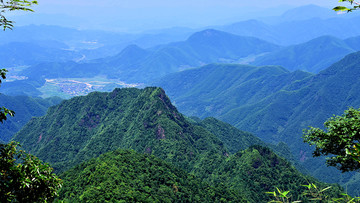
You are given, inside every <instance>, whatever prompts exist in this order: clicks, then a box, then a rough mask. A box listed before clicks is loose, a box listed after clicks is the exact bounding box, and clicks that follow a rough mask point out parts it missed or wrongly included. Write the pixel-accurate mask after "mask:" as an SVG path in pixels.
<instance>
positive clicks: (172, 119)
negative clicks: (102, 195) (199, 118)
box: [14, 87, 307, 201]
mask: <svg viewBox="0 0 360 203" xmlns="http://www.w3.org/2000/svg"><path fill="white" fill-rule="evenodd" d="M216 123H220V122H218V121H216V120H212V119H210V121H205V122H203V125H204V126H209V131H213V132H214V133H215V134H216V135H214V134H212V133H210V132H209V131H208V130H206V129H205V128H204V127H202V126H201V124H200V125H199V124H193V123H192V122H190V121H189V120H188V119H186V118H185V117H184V116H183V115H182V114H180V113H179V112H178V111H177V110H176V108H175V107H174V106H173V105H172V104H171V102H170V100H169V99H168V97H167V96H166V95H165V93H164V91H163V90H162V89H161V88H156V87H152V88H145V89H134V88H128V89H115V90H114V91H113V92H111V93H98V92H95V93H91V94H89V95H88V96H82V97H75V98H72V99H70V100H67V101H63V102H62V103H61V104H59V105H57V106H55V107H51V108H50V109H49V110H48V112H47V114H46V115H45V116H43V117H40V118H35V119H32V120H31V121H30V122H29V123H28V124H27V125H26V126H25V127H24V128H23V129H22V130H21V131H20V132H19V133H17V134H16V136H15V138H14V140H16V141H20V143H21V144H22V146H23V147H24V148H25V149H26V150H27V151H29V152H31V153H32V154H34V155H36V156H38V157H39V158H40V159H42V160H44V161H46V162H49V163H50V164H52V166H53V167H54V168H55V170H56V171H57V172H58V173H60V172H64V171H66V170H68V169H70V168H72V167H74V166H75V165H78V164H81V163H83V162H84V161H88V160H90V159H92V158H95V157H98V156H100V155H101V154H104V153H106V152H110V151H114V150H117V149H119V148H123V149H134V150H135V151H137V152H140V153H147V154H152V155H155V156H156V157H158V158H161V159H162V160H164V161H166V162H169V163H171V164H173V165H175V166H176V167H179V168H181V169H183V170H185V171H186V172H190V173H192V174H194V175H196V176H197V177H198V178H201V179H202V180H203V181H207V182H209V183H211V184H212V185H214V186H215V187H216V188H220V189H219V190H220V192H221V191H223V192H221V193H222V194H224V192H226V191H228V192H229V195H230V196H232V194H238V195H240V196H241V197H246V200H248V201H253V200H257V199H261V200H264V198H265V199H266V198H267V197H265V195H264V194H265V192H266V191H267V190H268V189H269V188H271V187H284V188H292V189H294V191H297V193H300V191H301V190H302V189H303V188H302V187H301V184H303V183H304V181H306V179H307V178H306V177H304V176H303V175H301V174H300V173H298V172H295V171H294V170H293V169H291V167H290V168H289V166H290V164H288V163H287V162H286V161H285V160H282V161H279V163H280V162H281V163H283V164H280V166H284V167H281V170H280V169H276V167H277V166H276V165H268V164H264V165H263V167H265V168H264V169H261V170H257V169H258V168H259V167H258V165H256V164H255V165H254V164H252V163H253V162H254V161H255V162H256V160H257V159H258V158H260V157H263V158H261V159H263V160H264V162H271V160H268V159H269V157H268V156H263V155H262V154H260V155H259V156H260V157H256V159H255V160H251V161H250V160H248V162H247V163H249V165H247V164H245V165H246V166H248V167H250V168H251V167H252V168H253V170H255V171H259V172H261V171H262V170H269V171H271V170H272V169H273V168H272V167H275V168H274V169H276V170H275V174H276V175H277V176H287V175H286V174H289V173H290V174H292V175H293V176H295V177H296V178H294V180H291V181H295V182H296V185H298V187H295V186H294V187H292V186H291V187H290V185H287V183H286V182H279V181H278V179H277V178H270V177H268V178H264V179H262V178H260V179H257V180H256V181H254V182H252V183H251V182H246V181H241V182H238V183H236V184H235V183H234V184H235V185H234V186H231V187H232V188H230V189H231V190H230V191H229V190H228V188H227V187H225V185H226V184H229V185H232V184H231V183H230V182H223V181H222V180H221V179H219V178H220V177H223V176H221V174H224V173H225V172H226V170H229V168H226V170H225V169H224V171H223V170H218V169H219V168H221V166H223V165H224V164H226V162H227V160H228V159H229V158H231V156H232V155H231V153H230V152H229V151H228V150H227V148H229V149H231V150H232V151H235V150H236V149H237V148H238V149H241V148H247V147H249V145H251V144H254V143H252V142H251V141H250V139H251V138H254V137H253V136H252V135H250V134H247V133H238V132H236V131H235V130H234V129H233V128H232V127H231V126H230V127H229V125H226V124H222V125H218V126H215V124H216ZM220 127H221V128H223V130H221V129H219V130H217V128H220ZM226 132H232V133H234V134H237V136H240V137H236V138H235V137H234V136H235V135H229V137H226ZM217 136H218V137H219V138H220V137H221V139H222V140H226V139H228V140H232V139H237V140H244V141H243V142H242V141H238V142H237V144H238V145H240V146H238V145H237V144H236V143H232V144H230V143H229V142H225V143H226V144H224V143H223V142H221V141H220V140H219V139H218V137H217ZM247 137H249V138H247ZM254 142H255V144H256V143H258V142H259V140H258V139H256V138H254ZM267 150H268V149H267ZM245 154H247V152H246V153H245ZM271 154H272V155H271V157H278V156H277V155H275V154H274V153H272V152H271ZM249 156H250V155H249ZM234 159H237V158H234ZM278 159H279V160H280V158H276V160H278ZM240 163H242V161H239V162H236V164H235V166H234V167H235V168H236V169H234V170H235V171H236V172H234V173H233V174H232V177H233V178H231V179H228V180H226V181H232V180H237V181H240V180H246V177H243V176H246V174H244V173H239V171H245V170H250V168H242V167H243V166H244V165H241V164H240ZM284 164H285V165H284ZM85 165H86V164H85ZM104 165H105V166H106V164H104ZM83 166H84V165H82V166H80V169H79V168H78V169H79V170H80V171H81V167H83ZM101 166H102V165H101ZM129 167H130V166H129ZM131 167H133V166H131ZM244 167H245V166H244ZM78 169H76V170H78ZM99 170H100V171H101V170H103V169H101V167H100V166H99ZM255 171H254V174H255ZM78 172H79V171H78ZM79 173H82V172H79ZM86 173H87V172H86ZM87 174H88V173H87ZM258 175H259V176H260V175H261V173H258ZM276 175H274V174H272V175H271V176H275V177H276ZM289 177H291V176H289ZM83 178H85V179H86V177H83ZM89 178H90V179H91V175H90V176H89ZM94 178H95V179H97V178H96V177H94ZM71 179H73V178H71ZM98 179H101V180H102V177H99V178H98ZM104 179H107V178H106V177H104ZM140 180H141V178H139V179H136V181H140ZM287 180H288V181H290V180H289V179H287ZM106 181H107V180H104V182H106ZM257 185H260V187H259V186H257ZM294 185H295V184H294ZM288 186H289V187H288ZM97 187H100V188H102V186H97ZM114 187H115V186H114ZM224 188H227V189H224ZM252 188H257V189H259V191H257V192H258V193H261V195H257V194H256V193H254V192H252ZM75 190H76V191H78V189H76V188H75ZM232 191H235V193H233V192H232ZM66 193H67V194H71V192H66ZM237 201H240V199H237Z"/></svg>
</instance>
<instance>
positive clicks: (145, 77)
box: [21, 30, 279, 83]
mask: <svg viewBox="0 0 360 203" xmlns="http://www.w3.org/2000/svg"><path fill="white" fill-rule="evenodd" d="M278 48H279V46H277V45H274V44H271V43H268V42H266V41H263V40H259V39H257V38H253V37H241V36H236V35H232V34H229V33H225V32H221V31H217V30H204V31H201V32H198V33H195V34H193V35H192V36H190V37H189V38H188V39H187V40H186V41H183V42H177V43H171V44H168V45H163V46H158V47H154V48H150V49H146V50H143V49H141V48H140V47H138V46H136V45H132V46H129V47H127V48H125V49H124V50H123V51H122V52H120V53H119V54H118V55H116V56H113V57H109V58H104V59H99V60H94V61H91V62H88V63H75V62H67V63H46V64H39V65H36V66H32V67H30V68H28V69H26V70H24V71H23V72H22V73H21V74H23V75H25V76H28V77H30V78H34V77H39V76H41V77H46V78H54V77H55V78H56V77H88V76H91V75H92V76H94V75H99V74H101V75H106V76H108V77H110V78H114V77H115V78H119V79H121V80H124V81H126V82H136V83H139V82H149V81H153V80H154V79H156V78H160V77H161V76H165V75H166V74H168V73H173V72H177V71H180V70H183V69H188V68H191V67H197V66H200V65H202V64H208V63H213V62H234V61H238V60H239V59H241V58H244V57H247V56H249V55H257V54H261V53H264V52H271V51H274V50H276V49H278ZM145 73H146V74H145Z"/></svg>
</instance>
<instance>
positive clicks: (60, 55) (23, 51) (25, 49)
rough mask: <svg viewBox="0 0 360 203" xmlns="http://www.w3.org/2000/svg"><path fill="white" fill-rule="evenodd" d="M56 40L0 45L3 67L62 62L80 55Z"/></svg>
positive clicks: (75, 58)
mask: <svg viewBox="0 0 360 203" xmlns="http://www.w3.org/2000/svg"><path fill="white" fill-rule="evenodd" d="M66 47H67V46H66V45H65V44H61V43H58V42H56V41H55V42H53V41H49V42H45V41H42V42H12V43H8V44H4V45H0V61H1V65H2V66H5V67H14V66H23V65H34V64H37V63H40V62H49V61H51V62H56V61H57V62H64V61H71V60H77V59H80V58H81V57H82V56H81V55H80V54H79V53H77V52H75V51H69V50H66Z"/></svg>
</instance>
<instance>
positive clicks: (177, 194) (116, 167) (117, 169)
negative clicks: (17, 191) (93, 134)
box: [59, 150, 244, 202]
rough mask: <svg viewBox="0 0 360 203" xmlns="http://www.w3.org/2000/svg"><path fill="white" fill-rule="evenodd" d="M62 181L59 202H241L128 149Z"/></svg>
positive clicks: (78, 168) (75, 170)
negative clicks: (60, 200)
mask: <svg viewBox="0 0 360 203" xmlns="http://www.w3.org/2000/svg"><path fill="white" fill-rule="evenodd" d="M61 178H62V179H63V180H64V186H63V187H62V189H61V191H60V192H59V194H60V196H59V199H62V200H66V201H69V202H105V201H111V202H113V201H125V202H216V201H220V199H222V201H225V200H226V201H231V200H235V199H236V200H237V201H241V197H240V196H239V195H237V197H236V196H235V195H234V196H230V194H226V190H225V191H224V190H223V189H221V188H216V189H215V188H212V187H210V186H209V185H208V184H205V183H203V182H202V181H201V180H200V179H198V178H196V177H195V176H193V175H190V174H188V173H186V172H185V171H183V170H181V169H178V168H176V167H174V166H172V165H171V164H168V163H166V162H164V161H163V160H161V159H159V158H156V157H154V156H149V155H147V154H139V153H135V152H134V151H128V150H127V151H125V150H116V151H113V152H108V153H106V154H103V155H101V156H100V157H99V158H96V159H91V160H90V161H88V162H85V163H83V164H80V165H78V166H76V167H75V168H72V169H70V170H68V171H66V172H65V173H64V174H62V175H61ZM224 189H225V188H224ZM243 201H244V200H243Z"/></svg>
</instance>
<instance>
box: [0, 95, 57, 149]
mask: <svg viewBox="0 0 360 203" xmlns="http://www.w3.org/2000/svg"><path fill="white" fill-rule="evenodd" d="M60 101H61V99H60V98H49V99H41V98H31V97H26V96H16V97H13V96H7V95H4V94H0V106H5V107H6V108H8V109H11V110H13V111H15V117H8V119H7V120H6V122H4V123H3V124H1V128H0V142H8V141H9V140H10V139H11V138H12V137H13V135H14V134H15V133H16V132H18V131H19V130H20V129H21V128H22V127H23V126H24V125H25V124H26V123H27V122H28V121H29V120H30V119H31V118H32V117H34V116H43V115H44V114H45V113H46V110H47V109H48V107H50V106H52V105H56V104H58V103H60Z"/></svg>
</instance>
